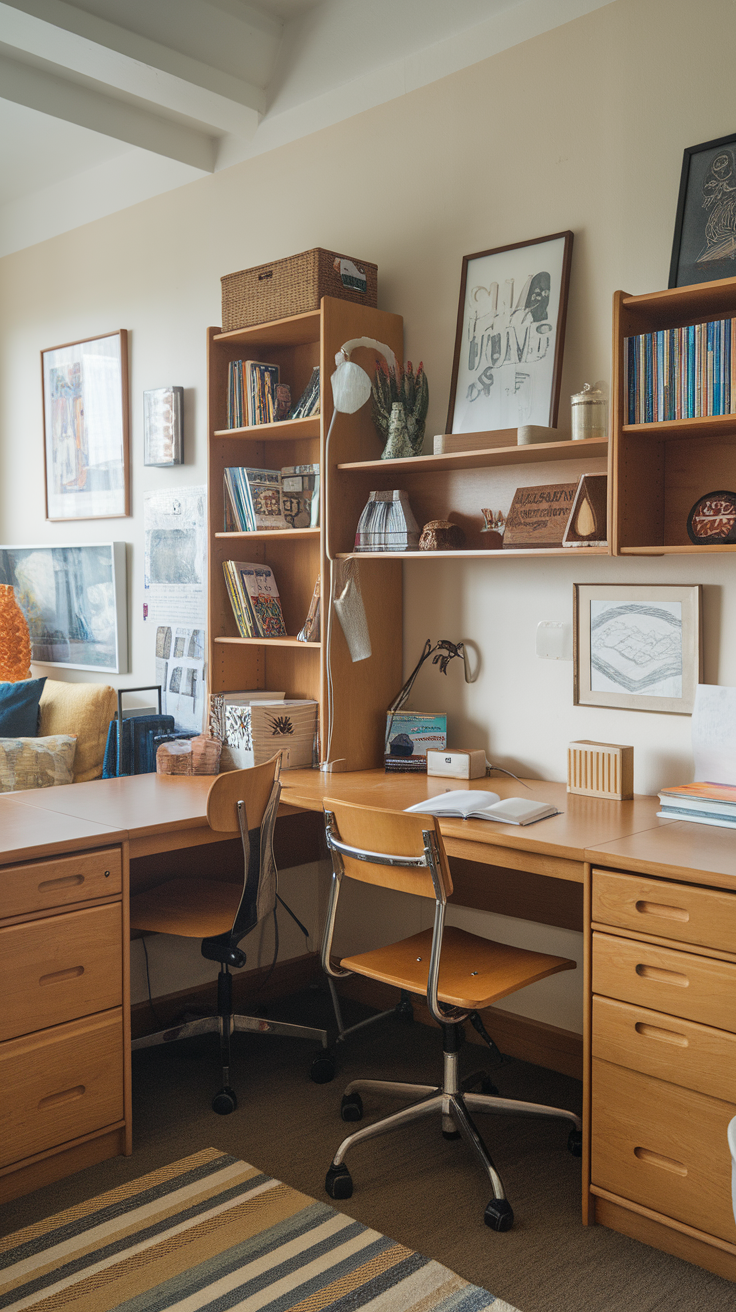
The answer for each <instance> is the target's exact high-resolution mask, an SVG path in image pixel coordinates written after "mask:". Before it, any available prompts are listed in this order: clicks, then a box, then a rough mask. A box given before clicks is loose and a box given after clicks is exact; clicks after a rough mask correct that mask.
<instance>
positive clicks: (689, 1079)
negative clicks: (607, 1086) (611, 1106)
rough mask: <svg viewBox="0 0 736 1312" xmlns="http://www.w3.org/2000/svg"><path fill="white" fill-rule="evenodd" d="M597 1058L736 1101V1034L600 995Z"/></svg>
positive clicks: (596, 1004)
mask: <svg viewBox="0 0 736 1312" xmlns="http://www.w3.org/2000/svg"><path fill="white" fill-rule="evenodd" d="M593 1056H594V1057H601V1058H603V1059H604V1060H605V1061H612V1062H615V1063H616V1065H617V1066H628V1067H630V1068H631V1069H632V1070H635V1071H641V1072H642V1074H644V1075H654V1076H656V1077H657V1079H660V1080H668V1081H669V1082H670V1083H671V1084H679V1085H682V1087H683V1088H685V1089H695V1090H697V1091H698V1092H699V1093H706V1094H709V1095H710V1096H711V1097H713V1098H724V1099H725V1100H726V1101H728V1099H729V1098H731V1099H733V1100H734V1101H736V1035H734V1034H727V1033H726V1032H725V1030H715V1029H711V1028H710V1027H709V1026H707V1025H696V1024H695V1023H694V1022H693V1021H690V1020H680V1019H679V1018H678V1019H673V1017H671V1016H665V1015H662V1013H661V1012H659V1011H647V1010H645V1009H644V1008H643V1007H632V1006H631V1005H630V1004H629V1003H626V1002H614V1001H612V1000H611V999H610V998H598V997H595V998H593Z"/></svg>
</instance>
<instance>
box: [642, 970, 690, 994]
mask: <svg viewBox="0 0 736 1312" xmlns="http://www.w3.org/2000/svg"><path fill="white" fill-rule="evenodd" d="M636 973H637V975H640V976H641V978H642V979H650V980H652V981H653V982H654V983H655V984H675V985H676V986H677V987H678V988H681V989H686V988H688V987H689V985H690V980H689V979H688V977H687V975H683V974H682V973H681V971H679V970H663V969H662V967H661V966H644V965H641V964H640V965H638V966H637V968H636Z"/></svg>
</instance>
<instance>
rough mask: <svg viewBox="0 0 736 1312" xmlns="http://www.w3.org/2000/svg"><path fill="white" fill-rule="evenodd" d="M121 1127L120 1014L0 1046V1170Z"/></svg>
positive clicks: (121, 1035)
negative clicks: (72, 1141) (105, 1129)
mask: <svg viewBox="0 0 736 1312" xmlns="http://www.w3.org/2000/svg"><path fill="white" fill-rule="evenodd" d="M122 1119H123V1018H122V1012H121V1010H120V1009H119V1008H118V1009H117V1010H116V1011H113V1012H106V1013H105V1014H104V1015H102V1016H93V1017H89V1018H88V1019H87V1020H77V1021H73V1022H72V1023H71V1024H69V1025H57V1026H55V1027H54V1029H51V1030H44V1031H43V1032H42V1033H41V1034H36V1035H30V1036H28V1037H26V1038H22V1039H9V1040H8V1041H7V1042H6V1043H3V1044H0V1166H7V1165H9V1164H10V1163H12V1162H19V1161H22V1160H23V1158H24V1157H30V1156H32V1155H33V1154H34V1153H40V1152H44V1150H45V1149H47V1148H55V1147H58V1146H59V1145H60V1144H63V1143H67V1142H68V1141H69V1140H70V1139H76V1138H77V1137H78V1136H80V1135H83V1134H90V1133H92V1132H93V1131H94V1130H99V1129H102V1128H103V1127H104V1126H106V1125H113V1124H115V1122H117V1121H121V1120H122Z"/></svg>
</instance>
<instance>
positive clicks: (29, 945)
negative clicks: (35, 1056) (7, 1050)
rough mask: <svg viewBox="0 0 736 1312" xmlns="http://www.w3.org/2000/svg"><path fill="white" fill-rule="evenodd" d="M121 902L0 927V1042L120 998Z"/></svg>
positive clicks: (85, 1013)
mask: <svg viewBox="0 0 736 1312" xmlns="http://www.w3.org/2000/svg"><path fill="white" fill-rule="evenodd" d="M121 919H122V910H121V906H120V903H119V902H113V903H111V904H110V905H108V906H102V907H89V908H86V909H85V910H83V911H70V912H67V913H65V914H64V915H61V916H49V917H48V918H47V919H43V920H32V921H26V922H25V923H24V924H19V925H9V926H7V927H6V928H5V929H0V997H1V998H2V999H3V1006H2V1010H0V1039H12V1038H14V1037H15V1036H16V1035H18V1034H29V1033H30V1032H32V1031H33V1030H42V1029H46V1028H47V1027H48V1026H50V1025H59V1024H61V1022H62V1021H67V1020H74V1019H75V1018H76V1017H79V1016H88V1015H90V1014H91V1013H92V1012H96V1011H106V1010H107V1009H108V1008H110V1007H119V1006H120V1004H121V1002H122V1000H123V996H122V995H123V980H122V932H121Z"/></svg>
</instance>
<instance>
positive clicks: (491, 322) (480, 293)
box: [447, 232, 573, 433]
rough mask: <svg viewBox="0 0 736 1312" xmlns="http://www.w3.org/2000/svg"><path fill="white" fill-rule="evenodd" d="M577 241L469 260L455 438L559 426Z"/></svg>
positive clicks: (456, 367)
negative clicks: (534, 426) (569, 291)
mask: <svg viewBox="0 0 736 1312" xmlns="http://www.w3.org/2000/svg"><path fill="white" fill-rule="evenodd" d="M572 238H573V234H572V233H571V232H557V233H554V234H553V235H552V236H551V237H538V238H536V239H535V240H533V241H523V242H519V243H517V244H516V245H514V246H500V247H498V248H497V249H496V250H492V251H480V252H478V254H476V255H465V256H464V257H463V270H462V277H461V280H460V303H459V306H458V314H457V331H456V334H455V356H454V359H453V363H452V381H451V384H450V405H449V409H448V412H447V432H448V433H481V432H488V431H493V430H495V429H499V428H518V427H519V426H521V425H524V424H539V425H541V426H543V427H547V428H554V427H555V426H556V424H557V410H558V405H559V399H560V375H561V371H562V350H563V345H564V340H565V318H566V314H567V289H568V285H569V281H570V260H571V257H572Z"/></svg>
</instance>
